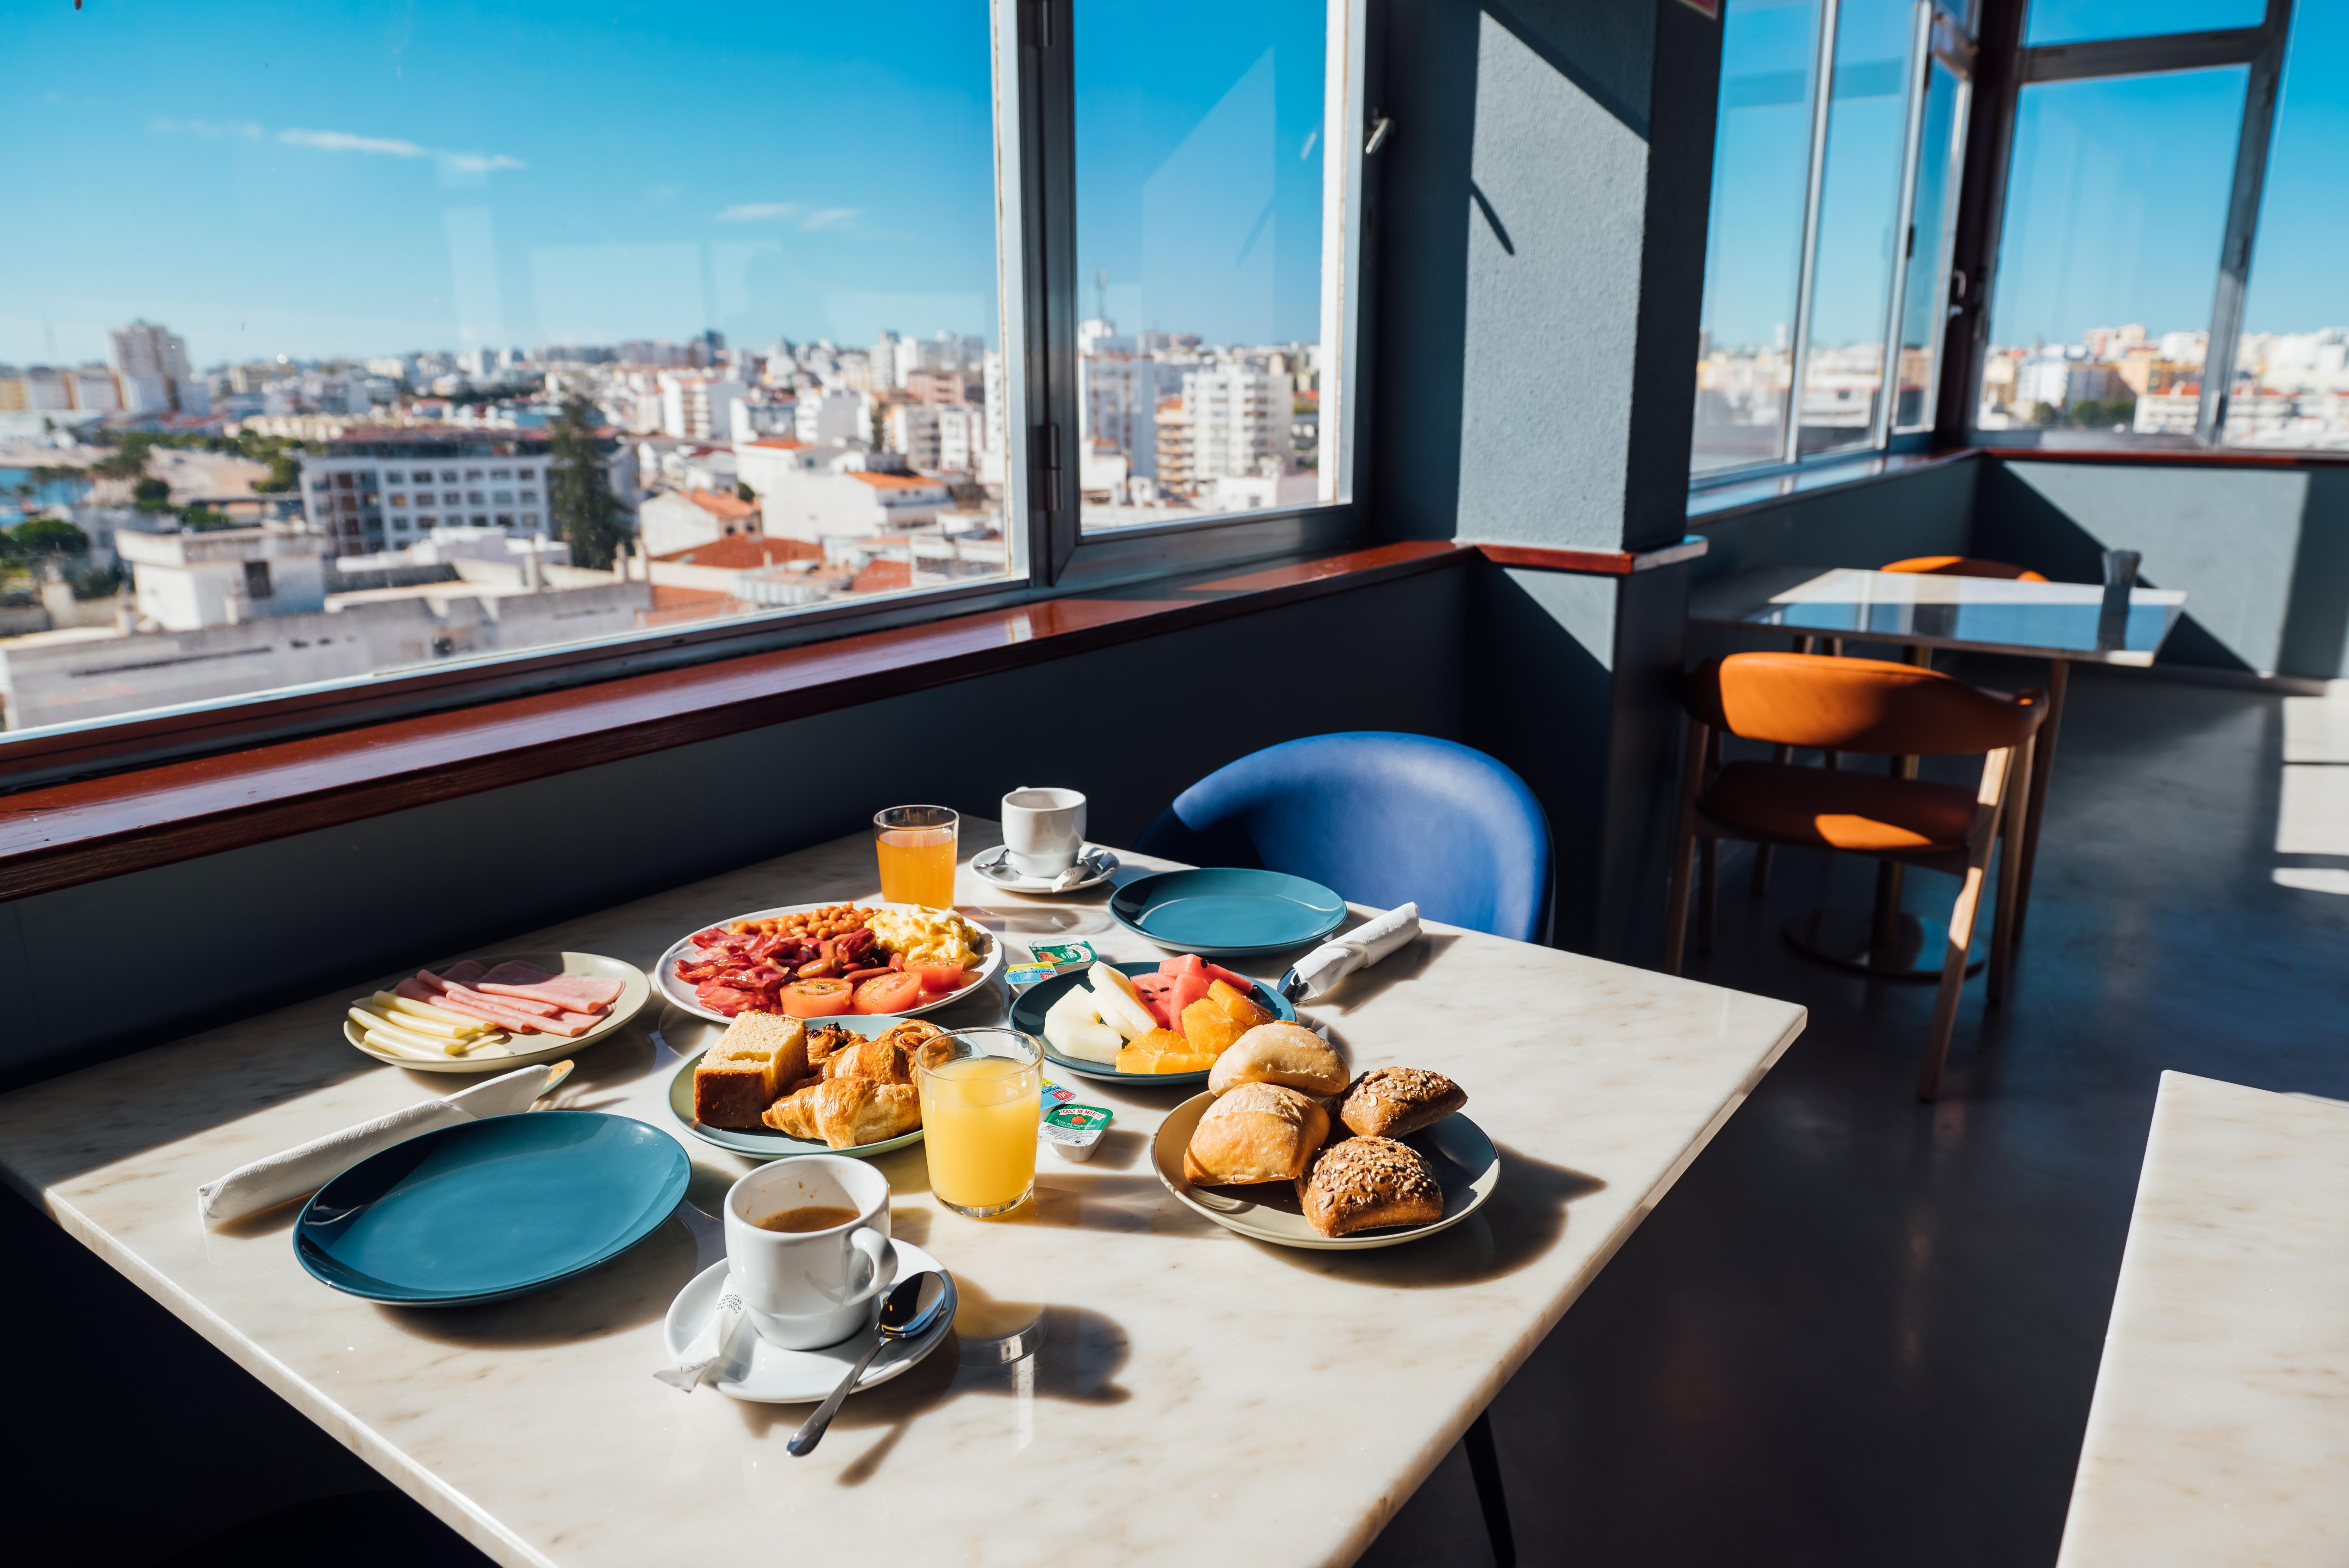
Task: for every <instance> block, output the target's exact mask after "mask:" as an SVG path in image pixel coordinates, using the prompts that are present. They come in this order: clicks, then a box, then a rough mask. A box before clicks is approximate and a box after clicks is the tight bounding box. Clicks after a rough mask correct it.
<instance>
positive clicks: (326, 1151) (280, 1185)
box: [196, 1061, 571, 1225]
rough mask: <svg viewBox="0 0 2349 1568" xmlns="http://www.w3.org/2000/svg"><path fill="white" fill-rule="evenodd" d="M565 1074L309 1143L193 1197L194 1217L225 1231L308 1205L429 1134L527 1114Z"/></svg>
mask: <svg viewBox="0 0 2349 1568" xmlns="http://www.w3.org/2000/svg"><path fill="white" fill-rule="evenodd" d="M570 1072H571V1064H570V1063H569V1062H567V1061H564V1062H550V1063H545V1064H543V1065H541V1066H538V1067H531V1068H520V1069H518V1070H516V1071H514V1072H510V1073H501V1074H500V1075H499V1076H497V1077H496V1078H491V1079H490V1080H488V1081H487V1082H486V1083H478V1084H475V1085H474V1086H473V1087H472V1088H469V1089H467V1090H465V1091H464V1092H463V1093H462V1094H452V1095H450V1097H449V1098H448V1099H428V1100H423V1101H421V1102H419V1103H418V1104H415V1105H411V1106H409V1107H408V1108H407V1109H405V1110H395V1111H393V1112H392V1113H391V1114H390V1115H389V1116H378V1117H377V1118H376V1119H374V1120H373V1121H363V1122H361V1123H359V1124H358V1125H357V1127H347V1128H345V1129H343V1130H341V1131H340V1132H330V1133H328V1134H326V1137H324V1138H314V1139H312V1140H310V1141H309V1142H307V1143H305V1144H302V1145H300V1146H299V1147H297V1148H294V1149H288V1150H285V1152H284V1153H282V1154H273V1155H271V1156H269V1158H268V1159H266V1160H256V1161H254V1162H253V1163H252V1164H250V1165H240V1166H238V1167H237V1168H236V1169H235V1170H233V1171H230V1172H229V1173H228V1174H227V1175H225V1176H223V1177H222V1178H221V1179H220V1180H218V1181H207V1182H205V1183H204V1184H203V1185H202V1186H201V1187H199V1188H197V1189H196V1212H197V1213H198V1214H199V1215H201V1216H202V1219H203V1222H204V1223H205V1224H207V1225H223V1224H226V1223H227V1222H230V1221H231V1220H242V1219H243V1218H244V1217H245V1216H246V1215H247V1214H257V1213H259V1212H261V1211H262V1210H264V1209H274V1208H275V1207H276V1206H277V1205H278V1204H280V1203H283V1202H286V1201H287V1200H288V1199H292V1198H303V1197H307V1196H308V1195H309V1194H310V1193H313V1192H315V1191H317V1190H318V1189H319V1188H321V1187H323V1186H325V1185H326V1183H327V1182H329V1181H333V1180H334V1179H335V1178H336V1177H337V1176H339V1175H341V1174H342V1173H343V1172H344V1171H347V1170H349V1169H350V1168H351V1167H352V1166H354V1165H356V1164H357V1163H358V1162H359V1161H362V1160H364V1159H366V1158H367V1156H368V1155H370V1154H375V1153H378V1152H380V1151H381V1150H386V1149H388V1148H390V1147H391V1146H392V1145H393V1144H395V1143H405V1142H407V1141H408V1140H409V1139H411V1138H414V1137H415V1136H416V1135H417V1134H419V1133H422V1132H430V1131H432V1130H434V1129H435V1128H441V1127H454V1126H456V1125H457V1124H458V1123H459V1122H460V1121H473V1120H478V1119H483V1118H487V1117H492V1116H504V1115H507V1114H509V1113H510V1112H512V1111H517V1110H528V1109H530V1107H531V1102H532V1101H533V1100H535V1099H538V1097H539V1096H540V1095H543V1094H544V1093H545V1092H546V1091H547V1090H548V1089H551V1088H554V1086H555V1085H556V1084H558V1083H561V1082H562V1081H563V1080H564V1078H566V1077H568V1076H569V1075H570Z"/></svg>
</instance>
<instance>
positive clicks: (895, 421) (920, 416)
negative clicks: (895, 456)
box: [885, 403, 943, 470]
mask: <svg viewBox="0 0 2349 1568" xmlns="http://www.w3.org/2000/svg"><path fill="white" fill-rule="evenodd" d="M941 412H943V410H942V409H939V408H935V407H930V406H928V405H926V404H922V403H899V404H896V405H895V406H894V407H891V408H890V410H889V417H888V418H887V419H886V420H885V425H886V426H887V434H888V438H889V449H890V450H891V451H893V452H897V453H901V454H902V455H903V456H904V457H905V461H906V462H908V463H910V464H912V465H913V466H914V467H915V468H917V469H930V470H936V469H938V468H940V467H941V466H943V465H941V463H940V462H939V460H938V447H939V441H938V425H939V421H938V415H939V414H940V413H941Z"/></svg>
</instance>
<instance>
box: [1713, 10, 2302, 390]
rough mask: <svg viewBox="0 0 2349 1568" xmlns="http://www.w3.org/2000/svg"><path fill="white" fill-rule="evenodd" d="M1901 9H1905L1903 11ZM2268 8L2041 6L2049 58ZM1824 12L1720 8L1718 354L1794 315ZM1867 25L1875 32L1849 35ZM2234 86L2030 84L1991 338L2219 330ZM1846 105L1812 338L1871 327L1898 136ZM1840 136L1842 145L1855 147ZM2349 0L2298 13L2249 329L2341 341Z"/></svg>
mask: <svg viewBox="0 0 2349 1568" xmlns="http://www.w3.org/2000/svg"><path fill="white" fill-rule="evenodd" d="M1897 8H1898V9H1899V10H1902V11H1905V10H1906V6H1905V5H1900V6H1898V7H1897ZM1844 9H1845V26H1844V29H1843V31H1844V35H1845V36H1844V39H1843V41H1842V43H1843V57H1844V58H1845V59H1846V60H1847V61H1855V62H1868V61H1873V60H1874V59H1875V57H1878V56H1880V55H1884V54H1886V53H1888V52H1889V46H1892V45H1893V40H1892V35H1891V33H1890V31H1889V28H1888V27H1887V26H1886V23H1887V22H1888V21H1889V17H1890V14H1891V12H1892V10H1893V9H1895V6H1894V5H1891V4H1890V3H1889V0H1846V5H1845V8H1844ZM2260 13H2261V4H2260V0H2038V3H2037V4H2036V5H2034V6H2033V13H2032V17H2031V21H2030V28H2031V33H2032V36H2033V38H2035V39H2037V40H2039V41H2043V42H2053V41H2061V40H2067V39H2085V38H2095V37H2111V36H2122V35H2124V34H2135V33H2138V32H2152V31H2163V30H2174V29H2178V28H2188V27H2218V26H2241V25H2244V24H2245V23H2246V22H2256V21H2257V20H2258V19H2259V15H2260ZM1816 15H1817V5H1816V0H1729V15H1728V32H1727V34H1726V37H1725V44H1724V47H1725V49H1726V51H1727V54H1726V58H1725V60H1724V78H1725V79H1724V85H1723V126H1724V139H1723V143H1722V147H1721V150H1720V154H1719V158H1718V161H1717V165H1716V170H1715V182H1714V191H1713V240H1712V245H1711V253H1710V255H1709V257H1708V265H1707V273H1706V301H1705V322H1706V325H1707V326H1708V327H1709V328H1710V329H1711V330H1712V332H1713V338H1714V341H1715V342H1716V343H1721V344H1725V345H1746V344H1757V345H1767V344H1769V343H1770V342H1772V341H1773V339H1774V337H1775V333H1776V331H1777V329H1778V327H1779V325H1780V324H1782V323H1784V324H1787V325H1789V326H1791V324H1792V322H1793V320H1794V296H1795V273H1796V269H1797V266H1798V263H1799V257H1800V248H1801V217H1802V202H1803V191H1802V182H1803V178H1804V160H1805V159H1806V153H1807V143H1806V139H1807V135H1808V129H1809V126H1808V113H1807V108H1806V106H1807V102H1808V98H1809V85H1808V78H1809V71H1810V65H1809V61H1810V57H1811V53H1812V51H1813V49H1814V48H1815V45H1814V42H1813V39H1814V36H1815V35H1814V33H1813V29H1814V27H1815V26H1816ZM1856 20H1857V22H1858V23H1859V24H1861V26H1863V27H1864V28H1865V31H1864V32H1859V31H1857V30H1856V29H1855V26H1854V23H1855V21H1856ZM2242 82H2243V73H2242V71H2241V70H2240V69H2232V70H2224V71H2197V72H2182V73H2178V74H2174V75H2166V76H2157V77H2137V78H2131V79H2126V80H2107V81H2095V82H2073V83H2054V84H2047V85H2044V86H2039V87H2034V88H2031V89H2030V90H2029V91H2028V92H2027V93H2026V94H2025V95H2024V98H2023V105H2022V108H2021V110H2020V112H2019V114H2018V117H2017V122H2016V136H2015V160H2014V166H2013V180H2012V183H2011V186H2010V190H2009V198H2008V210H2007V220H2006V232H2005V236H2004V245H2003V250H2002V257H2001V263H2000V279H1999V284H1998V297H1997V302H1996V308H1995V311H1994V313H1993V320H1992V340H1993V341H1994V342H1999V343H2028V342H2030V341H2031V340H2032V339H2033V338H2034V337H2044V338H2045V339H2046V340H2048V341H2051V342H2062V341H2071V340H2075V339H2076V338H2077V337H2078V336H2079V335H2080V334H2081V333H2082V332H2084V331H2085V330H2086V329H2087V328H2089V327H2092V326H2098V325H2120V324H2122V323H2126V322H2142V323H2144V324H2145V325H2147V327H2148V328H2150V329H2152V330H2154V331H2157V332H2158V331H2165V330H2179V329H2193V328H2199V327H2204V326H2207V325H2209V315H2210V304H2211V296H2212V292H2213V288H2214V285H2215V282H2216V275H2217V263H2218V255H2219V245H2220V230H2221V228H2222V226H2223V223H2224V220H2225V206H2226V200H2227V192H2228V188H2229V181H2230V178H2231V175H2232V170H2233V165H2234V157H2235V141H2236V136H2237V129H2238V127H2239V125H2240V116H2241V106H2242ZM1886 107H1887V106H1886V104H1885V102H1884V101H1883V100H1882V99H1881V98H1879V97H1877V96H1874V95H1872V94H1865V93H1859V94H1856V93H1853V92H1852V91H1851V90H1850V88H1849V87H1847V88H1844V89H1843V90H1841V91H1839V93H1838V96H1837V100H1836V105H1835V112H1834V115H1833V116H1832V117H1831V119H1830V129H1829V135H1830V150H1829V159H1828V167H1827V181H1826V208H1825V211H1824V213H1823V217H1822V222H1821V228H1820V261H1819V268H1820V288H1819V291H1818V294H1817V298H1818V302H1819V307H1818V316H1817V322H1816V339H1817V341H1819V342H1822V343H1828V344H1834V343H1841V342H1854V341H1874V340H1875V339H1876V338H1877V336H1878V335H1879V334H1880V332H1881V327H1880V326H1879V325H1876V323H1878V322H1880V320H1881V319H1882V309H1883V305H1882V297H1883V296H1882V287H1883V277H1884V275H1885V258H1886V257H1887V256H1888V255H1889V240H1890V233H1889V226H1890V212H1891V209H1892V204H1893V202H1894V201H1895V199H1896V191H1895V190H1894V188H1893V185H1892V181H1891V180H1890V178H1889V171H1890V170H1891V169H1892V168H1893V167H1894V166H1896V165H1897V162H1898V160H1897V158H1893V159H1891V160H1889V162H1888V160H1887V159H1886V157H1885V156H1884V151H1885V148H1886V146H1887V139H1888V138H1889V137H1897V136H1898V135H1899V129H1898V124H1897V120H1896V121H1892V122H1888V124H1877V123H1875V121H1877V120H1881V119H1883V110H1884V109H1885V108H1886ZM1846 132H1849V134H1848V135H1847V134H1845V133H1846ZM2344 147H2349V5H2344V4H2342V3H2341V0H2304V3H2303V4H2302V5H2301V7H2300V15H2298V16H2297V17H2296V18H2295V19H2294V23H2293V36H2292V52H2291V55H2290V57H2288V59H2287V62H2286V67H2285V80H2284V92H2283V98H2282V113H2281V117H2280V119H2279V122H2278V128H2277V132H2276V139H2275V142H2274V146H2273V150H2272V152H2271V163H2270V168H2269V177H2268V185H2267V190H2266V193H2265V200H2264V212H2263V216H2262V222H2261V239H2260V248H2259V252H2258V254H2257V256H2256V258H2255V262H2254V266H2253V273H2252V279H2251V295H2250V300H2249V303H2248V306H2247V311H2246V325H2247V327H2248V328H2249V329H2250V330H2252V331H2280V332H2282V331H2307V330H2310V329H2312V328H2314V327H2318V326H2325V325H2349V273H2344V268H2343V266H2342V264H2341V262H2340V259H2339V258H2340V257H2341V256H2342V255H2343V253H2344V250H2349V176H2344V165H2343V160H2342V157H2341V153H2340V150H2341V149H2343V148H2344Z"/></svg>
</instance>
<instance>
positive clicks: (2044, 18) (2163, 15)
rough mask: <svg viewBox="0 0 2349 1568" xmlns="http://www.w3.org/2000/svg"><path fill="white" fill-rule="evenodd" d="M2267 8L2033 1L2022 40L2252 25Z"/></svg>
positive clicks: (2238, 0) (2226, 2)
mask: <svg viewBox="0 0 2349 1568" xmlns="http://www.w3.org/2000/svg"><path fill="white" fill-rule="evenodd" d="M2266 13H2267V0H2031V15H2030V19H2029V21H2028V22H2026V23H2025V24H2024V28H2023V42H2024V43H2025V44H2085V43H2089V42H2092V41H2094V40H2096V39H2100V38H2145V37H2150V36H2153V35H2155V34H2157V33H2199V32H2203V31H2205V30H2208V29H2210V28H2215V27H2256V26H2259V25H2260V23H2261V20H2262V19H2263V18H2264V17H2265V15H2266Z"/></svg>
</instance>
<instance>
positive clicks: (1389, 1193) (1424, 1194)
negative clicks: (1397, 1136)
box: [1297, 1138, 1444, 1236]
mask: <svg viewBox="0 0 2349 1568" xmlns="http://www.w3.org/2000/svg"><path fill="white" fill-rule="evenodd" d="M1297 1201H1298V1202H1299V1205H1300V1206H1301V1207H1302V1208H1303V1209H1304V1211H1305V1218H1306V1221H1307V1222H1308V1223H1309V1224H1311V1225H1312V1227H1313V1228H1314V1229H1315V1230H1317V1231H1319V1232H1320V1233H1322V1234H1323V1235H1325V1236H1343V1235H1350V1234H1351V1233H1354V1232H1356V1231H1375V1230H1381V1229H1383V1228H1384V1227H1386V1226H1388V1225H1426V1224H1433V1222H1436V1221H1438V1220H1440V1219H1442V1218H1444V1189H1443V1188H1442V1187H1441V1186H1439V1185H1437V1184H1436V1180H1435V1173H1434V1172H1433V1171H1430V1170H1429V1169H1428V1168H1427V1161H1425V1160H1424V1159H1423V1158H1422V1157H1421V1155H1420V1152H1419V1150H1416V1149H1413V1147H1412V1146H1411V1145H1410V1144H1408V1143H1398V1142H1396V1141H1395V1140H1393V1139H1392V1138H1349V1139H1346V1140H1342V1141H1340V1142H1337V1143H1333V1144H1331V1145H1330V1147H1329V1148H1327V1149H1325V1150H1322V1151H1321V1157H1320V1158H1319V1159H1318V1160H1316V1161H1313V1164H1312V1168H1311V1170H1310V1171H1309V1172H1307V1173H1306V1174H1304V1175H1301V1176H1299V1178H1298V1179H1297Z"/></svg>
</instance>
